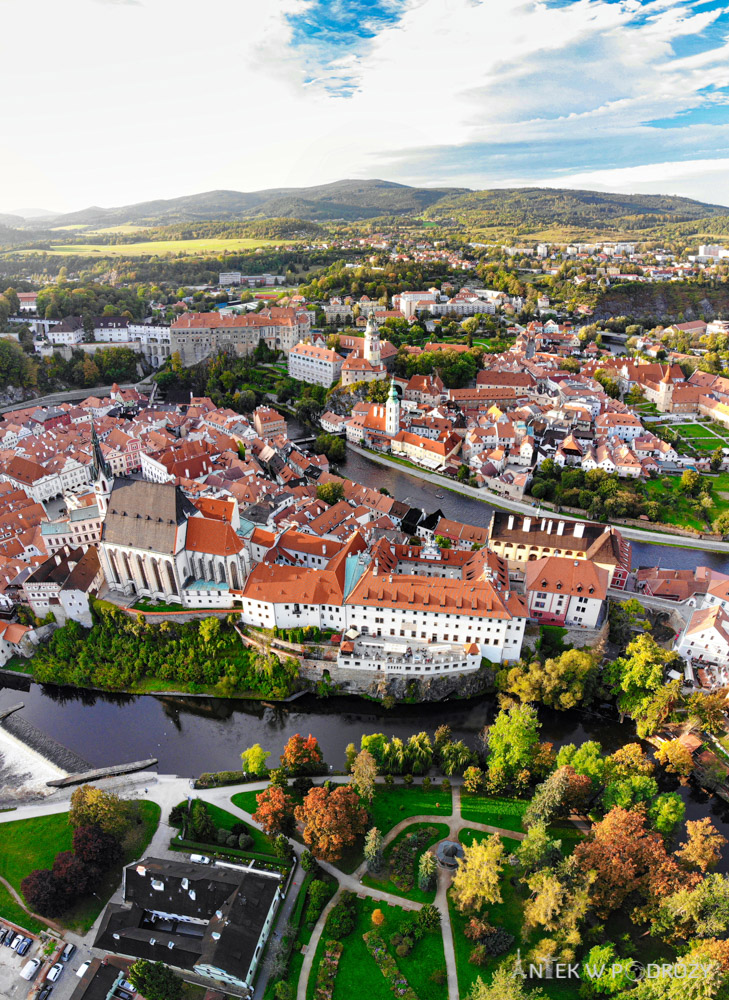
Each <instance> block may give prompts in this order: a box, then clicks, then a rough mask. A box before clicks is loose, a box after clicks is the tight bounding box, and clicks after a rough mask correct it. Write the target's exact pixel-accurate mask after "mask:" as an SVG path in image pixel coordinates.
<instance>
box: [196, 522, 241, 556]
mask: <svg viewBox="0 0 729 1000" xmlns="http://www.w3.org/2000/svg"><path fill="white" fill-rule="evenodd" d="M185 548H187V549H189V550H190V551H192V552H207V553H210V554H211V555H214V556H232V555H235V553H236V552H240V550H241V549H242V548H243V542H242V541H241V540H240V538H239V537H238V536H237V535H236V533H235V532H234V531H233V529H232V528H231V526H230V525H229V524H228V523H227V522H225V521H214V520H212V519H211V518H207V517H191V518H190V519H189V520H188V522H187V539H186V542H185Z"/></svg>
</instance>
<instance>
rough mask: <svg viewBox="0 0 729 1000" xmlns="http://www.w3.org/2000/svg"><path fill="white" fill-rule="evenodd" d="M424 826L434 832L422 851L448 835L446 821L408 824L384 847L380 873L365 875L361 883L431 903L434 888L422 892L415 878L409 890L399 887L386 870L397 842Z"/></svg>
mask: <svg viewBox="0 0 729 1000" xmlns="http://www.w3.org/2000/svg"><path fill="white" fill-rule="evenodd" d="M426 827H432V828H433V829H434V830H435V831H436V833H435V834H434V835H433V836H432V837H431V838H430V839H429V840H428V842H427V844H426V845H425V846H424V847H423V851H427V850H428V848H429V847H432V846H433V844H437V843H438V842H439V841H441V840H444V839H445V838H446V837H447V836H448V825H447V824H446V823H411V824H410V826H408V827H406V828H405V829H404V830H402V831H401V832H400V833H398V835H397V837H395V839H394V840H392V841H391V842H390V843H389V844H388V845H387V847H386V848H385V853H384V865H383V868H382V872H381V873H380V875H379V876H378V875H371V874H367V875H365V876H364V877H363V878H362V883H363V885H368V886H370V888H372V889H381V890H382V891H383V892H391V893H392V894H393V895H394V896H404V897H405V898H406V899H412V900H414V901H415V902H416V903H432V902H433V900H434V899H435V889H431V891H430V892H423V891H422V889H418V883H417V880H416V882H415V885H414V886H413V888H412V889H410V890H409V891H408V890H405V889H400V888H398V887H397V886H396V885H395V883H394V882H393V881H392V880H391V879H390V877H389V871H388V865H389V862H390V858H391V856H392V852H393V850H394V848H395V847H396V846H397V845H398V844H401V843H402V841H403V840H404V839H405V837H407V836H408V834H411V833H416V832H417V831H418V830H424V829H426ZM421 853H422V852H421ZM416 873H417V866H416Z"/></svg>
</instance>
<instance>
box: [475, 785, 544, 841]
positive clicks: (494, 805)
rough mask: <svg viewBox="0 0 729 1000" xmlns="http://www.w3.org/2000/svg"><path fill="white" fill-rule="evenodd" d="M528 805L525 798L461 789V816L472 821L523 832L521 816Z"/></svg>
mask: <svg viewBox="0 0 729 1000" xmlns="http://www.w3.org/2000/svg"><path fill="white" fill-rule="evenodd" d="M528 805H529V803H528V802H527V800H526V799H506V798H500V797H498V796H494V795H469V794H468V793H467V792H464V791H463V790H461V816H462V818H463V819H464V820H471V822H473V823H485V824H486V825H487V826H498V827H501V829H502V830H513V831H515V832H516V833H523V832H524V828H523V827H522V825H521V818H522V816H523V815H524V812H525V810H526V807H527V806H528Z"/></svg>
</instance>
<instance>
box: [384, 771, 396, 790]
mask: <svg viewBox="0 0 729 1000" xmlns="http://www.w3.org/2000/svg"><path fill="white" fill-rule="evenodd" d="M385 784H386V785H387V787H388V788H392V786H393V785H394V784H395V778H394V777H393V776H392V775H391V774H386V775H385Z"/></svg>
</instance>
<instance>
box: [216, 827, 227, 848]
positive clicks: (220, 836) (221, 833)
mask: <svg viewBox="0 0 729 1000" xmlns="http://www.w3.org/2000/svg"><path fill="white" fill-rule="evenodd" d="M229 835H230V831H229V830H224V829H223V827H222V826H221V827H220V829H219V830H217V831H216V834H215V839H216V840H217V842H218V843H219V844H221V845H222V844H227V842H228V837H229Z"/></svg>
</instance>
